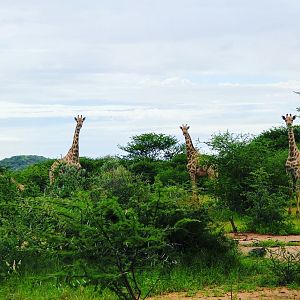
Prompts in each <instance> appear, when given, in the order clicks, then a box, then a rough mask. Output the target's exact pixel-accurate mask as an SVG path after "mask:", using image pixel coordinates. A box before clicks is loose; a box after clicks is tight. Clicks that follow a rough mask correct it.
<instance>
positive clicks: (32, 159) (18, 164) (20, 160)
mask: <svg viewBox="0 0 300 300" xmlns="http://www.w3.org/2000/svg"><path fill="white" fill-rule="evenodd" d="M47 159H48V158H46V157H44V156H38V155H17V156H12V157H10V158H4V159H2V160H0V167H3V168H7V169H11V170H20V169H24V168H26V167H28V166H30V165H33V164H36V163H39V162H42V161H45V160H47Z"/></svg>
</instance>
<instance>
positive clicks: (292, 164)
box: [282, 114, 300, 217]
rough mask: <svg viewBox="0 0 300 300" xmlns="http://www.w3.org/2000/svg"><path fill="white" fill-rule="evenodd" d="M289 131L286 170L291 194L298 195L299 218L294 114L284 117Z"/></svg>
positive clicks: (298, 157)
mask: <svg viewBox="0 0 300 300" xmlns="http://www.w3.org/2000/svg"><path fill="white" fill-rule="evenodd" d="M282 119H283V120H284V121H285V124H286V126H287V129H288V139H289V154H288V158H287V160H286V163H285V169H286V172H287V174H288V175H289V183H290V189H291V193H292V194H294V192H295V194H296V215H297V217H299V212H300V208H299V198H300V151H299V149H298V147H297V144H296V141H295V135H294V129H293V121H294V120H295V119H296V116H293V115H292V114H286V115H285V116H282ZM291 212H292V203H291V202H290V206H289V213H290V214H291Z"/></svg>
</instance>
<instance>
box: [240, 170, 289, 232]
mask: <svg viewBox="0 0 300 300" xmlns="http://www.w3.org/2000/svg"><path fill="white" fill-rule="evenodd" d="M250 175H251V177H250V178H249V180H248V184H249V188H248V191H247V192H246V193H245V195H246V199H247V206H248V209H247V210H246V213H247V215H248V216H249V217H250V218H249V221H248V229H249V230H251V231H257V232H260V233H281V234H285V233H286V230H288V229H290V227H291V224H290V223H288V222H287V212H286V209H285V206H286V203H287V197H286V196H284V195H283V194H282V193H280V192H274V193H273V192H272V189H271V187H272V185H271V183H270V175H269V174H268V173H267V172H266V171H265V170H264V169H263V168H260V169H258V170H256V171H254V172H251V173H250Z"/></svg>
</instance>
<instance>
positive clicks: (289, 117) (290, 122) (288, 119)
mask: <svg viewBox="0 0 300 300" xmlns="http://www.w3.org/2000/svg"><path fill="white" fill-rule="evenodd" d="M282 119H283V120H284V121H285V124H286V125H287V126H292V125H293V121H294V120H295V119H296V116H292V114H286V115H285V116H282Z"/></svg>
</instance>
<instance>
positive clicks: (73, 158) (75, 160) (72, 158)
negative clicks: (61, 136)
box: [49, 115, 85, 184]
mask: <svg viewBox="0 0 300 300" xmlns="http://www.w3.org/2000/svg"><path fill="white" fill-rule="evenodd" d="M74 119H75V121H76V127H75V132H74V136H73V142H72V146H71V148H70V150H69V151H68V153H67V154H66V155H65V156H64V157H63V158H61V159H58V160H56V161H55V162H54V163H53V164H52V166H51V168H50V171H49V179H50V184H52V183H53V182H54V180H55V170H56V169H57V168H58V167H59V166H60V165H61V164H66V165H69V166H75V167H76V168H77V169H80V168H81V165H80V162H79V133H80V129H81V127H82V125H83V122H84V120H85V117H82V115H81V116H79V115H78V116H77V117H74Z"/></svg>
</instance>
